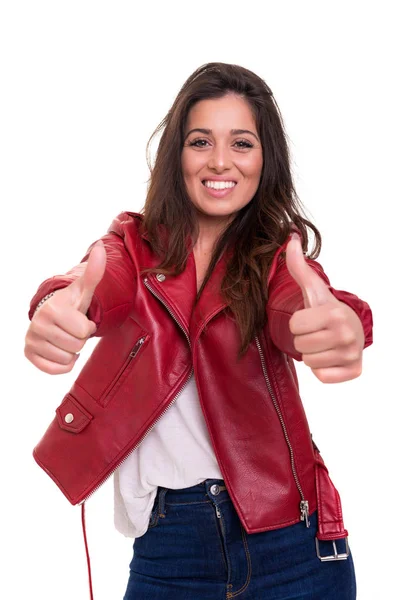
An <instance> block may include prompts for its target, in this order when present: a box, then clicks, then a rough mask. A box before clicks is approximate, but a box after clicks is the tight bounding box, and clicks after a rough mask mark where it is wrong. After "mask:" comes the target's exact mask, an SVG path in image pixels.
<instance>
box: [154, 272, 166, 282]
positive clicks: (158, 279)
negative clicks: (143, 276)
mask: <svg viewBox="0 0 400 600" xmlns="http://www.w3.org/2000/svg"><path fill="white" fill-rule="evenodd" d="M156 279H157V281H165V275H164V273H157V275H156Z"/></svg>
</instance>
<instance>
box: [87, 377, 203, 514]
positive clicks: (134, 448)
mask: <svg viewBox="0 0 400 600" xmlns="http://www.w3.org/2000/svg"><path fill="white" fill-rule="evenodd" d="M192 373H193V368H192V369H191V371H190V374H189V377H187V379H186V380H185V382H184V384H183V385H182V387H181V388H180V390H179V392H178V393H177V394H176V396H174V398H173V399H172V400H171V402H170V403H169V404H168V406H166V407H165V408H164V410H163V411H162V413H161V414H160V415H158V417H157V419H156V420H155V421H154V423H153V424H152V425H150V427H149V428H148V429H147V431H146V432H145V433H144V435H143V436H142V438H141V439H140V440H139V441H138V442H137V444H135V446H134V447H133V448H132V449H131V450H129V452H128V454H126V455H125V456H124V457H123V458H122V459H121V460H120V461H119V462H118V463H117V465H116V466H115V467H114V468H113V469H112V471H110V473H108V475H107V476H106V477H105V478H104V479H103V481H101V482H100V483H98V484H97V485H96V487H95V488H94V489H93V490H92V491H91V492H90V493H89V494H88V495H87V496H86V497H85V498H84V499H83V500H81V501H80V502H79V503H78V505H79V506H80V505H81V504H83V503H84V502H86V500H88V498H90V496H92V495H93V494H94V493H95V492H97V490H98V489H99V488H100V487H101V486H102V485H103V484H104V483H105V482H106V481H107V480H108V479H109V477H111V475H112V474H113V473H114V472H115V471H116V470H117V469H118V468H119V467H120V466H121V465H122V463H123V462H124V461H125V460H127V458H129V456H130V455H131V454H132V452H134V451H135V450H136V449H137V448H138V447H139V446H140V444H141V443H142V442H143V440H144V439H145V438H146V437H147V436H148V435H149V433H150V432H151V431H152V430H153V429H154V427H155V426H156V425H157V423H158V421H159V420H160V419H161V418H162V417H163V416H164V415H165V413H166V412H167V410H168V409H169V408H170V407H171V406H172V405H173V404H174V402H175V401H176V400H177V398H178V397H179V396H180V395H181V393H182V392H183V390H184V388H185V387H186V385H187V383H188V381H189V379H190V378H191V376H192Z"/></svg>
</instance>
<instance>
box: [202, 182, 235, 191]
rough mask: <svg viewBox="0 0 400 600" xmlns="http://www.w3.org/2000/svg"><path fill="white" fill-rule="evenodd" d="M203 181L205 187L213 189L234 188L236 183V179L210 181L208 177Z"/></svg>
mask: <svg viewBox="0 0 400 600" xmlns="http://www.w3.org/2000/svg"><path fill="white" fill-rule="evenodd" d="M202 183H203V185H204V186H205V187H207V188H212V189H213V190H225V189H226V188H233V187H235V185H236V181H210V180H208V179H206V180H205V181H203V182H202Z"/></svg>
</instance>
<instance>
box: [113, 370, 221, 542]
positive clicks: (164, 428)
mask: <svg viewBox="0 0 400 600" xmlns="http://www.w3.org/2000/svg"><path fill="white" fill-rule="evenodd" d="M222 478H223V477H222V474H221V471H220V469H219V466H218V463H217V460H216V457H215V454H214V450H213V448H212V445H211V440H210V436H209V433H208V430H207V426H206V423H205V420H204V415H203V412H202V409H201V406H200V402H199V397H198V393H197V386H196V382H195V379H194V376H193V375H192V376H191V378H190V379H189V381H188V383H187V384H186V386H185V387H184V389H183V391H182V393H181V394H180V395H179V396H178V398H177V399H176V400H175V402H174V403H173V404H172V405H171V406H170V407H169V408H168V410H167V411H166V412H165V414H164V415H163V416H162V417H161V419H160V420H159V421H158V423H157V424H156V425H155V426H154V428H153V429H152V430H151V431H150V433H149V434H148V435H147V436H146V437H145V439H144V440H143V442H142V443H141V444H140V445H139V446H138V448H136V450H134V452H132V454H130V455H129V456H128V458H127V459H126V460H125V461H124V462H123V463H122V464H121V465H120V467H119V468H118V469H117V470H116V471H115V473H114V523H115V527H116V528H117V530H118V531H119V532H120V533H122V534H123V535H125V536H127V537H134V538H136V537H140V536H141V535H143V534H144V533H146V531H147V527H148V523H149V518H150V514H151V509H152V507H153V504H154V500H155V496H156V493H157V488H158V486H161V487H166V488H171V489H180V488H186V487H191V486H192V485H196V484H198V483H201V482H202V481H204V479H222Z"/></svg>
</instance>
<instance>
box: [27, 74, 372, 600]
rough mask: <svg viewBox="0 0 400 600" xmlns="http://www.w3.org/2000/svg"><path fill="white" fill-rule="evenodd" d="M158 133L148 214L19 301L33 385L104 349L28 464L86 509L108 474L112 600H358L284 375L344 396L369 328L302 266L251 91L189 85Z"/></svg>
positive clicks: (288, 188) (301, 226)
mask: <svg viewBox="0 0 400 600" xmlns="http://www.w3.org/2000/svg"><path fill="white" fill-rule="evenodd" d="M162 130H163V133H162V136H161V140H160V144H159V148H158V152H157V157H156V161H155V165H154V168H153V170H152V174H151V179H150V185H149V189H148V194H147V198H146V203H145V207H144V211H143V214H139V213H130V212H123V213H121V214H120V215H118V217H116V218H115V219H114V221H113V222H112V224H111V226H110V227H109V229H108V232H107V234H106V235H105V236H103V237H102V238H101V241H99V242H97V243H95V244H92V245H91V246H90V247H89V249H88V251H87V253H86V255H85V257H84V258H83V259H82V262H81V264H80V265H78V266H77V267H74V268H73V269H71V271H69V272H68V273H67V274H66V275H63V276H56V277H52V278H50V279H48V280H46V281H45V282H43V283H42V284H41V286H40V287H39V289H38V291H37V293H36V294H35V296H34V297H33V299H32V301H31V306H30V311H29V317H30V318H31V320H32V321H31V325H30V327H29V330H28V333H27V336H26V348H25V355H26V356H27V358H28V359H29V360H30V361H31V362H32V363H33V364H34V365H35V366H37V367H38V368H39V369H41V370H42V371H45V372H47V373H51V374H56V373H66V372H69V371H71V369H72V368H73V366H74V364H75V361H76V358H77V356H79V354H77V353H78V352H79V351H80V350H81V348H82V347H83V345H84V344H85V342H86V340H87V339H88V338H89V337H91V336H94V335H95V336H98V337H100V338H101V339H100V341H99V343H98V344H97V346H96V347H95V349H94V351H93V353H92V355H91V357H90V358H89V360H88V361H87V363H86V364H85V365H84V367H83V368H82V370H81V372H80V373H79V376H78V377H77V379H76V381H75V383H74V384H73V386H72V388H71V390H70V392H69V393H68V394H66V396H65V398H64V399H63V402H62V403H61V405H60V406H59V407H58V409H57V411H56V412H57V415H56V418H55V419H54V421H53V422H52V423H51V425H50V427H49V428H48V430H47V431H46V433H45V435H44V436H43V438H42V440H41V441H40V443H39V444H38V445H37V447H36V448H35V451H34V456H35V459H36V460H37V462H38V463H39V465H41V466H42V468H44V469H45V470H46V472H47V473H48V474H49V475H50V476H51V477H52V478H53V479H54V481H55V482H56V483H57V485H58V486H59V487H60V489H61V490H62V491H63V493H64V494H65V495H66V496H67V498H68V499H69V500H70V502H71V503H73V504H77V503H81V504H82V507H84V503H85V501H86V499H87V498H88V497H89V496H90V495H91V494H92V493H93V492H94V491H95V490H96V489H97V488H98V487H99V486H100V485H101V484H102V483H103V482H104V481H105V479H106V478H107V477H108V476H110V475H111V474H112V473H114V474H115V477H114V482H115V503H116V526H117V528H118V529H119V530H120V531H121V532H122V533H124V534H125V535H131V536H132V537H134V538H135V542H134V556H133V560H132V562H131V565H130V566H131V571H130V577H129V581H128V586H127V590H126V594H125V596H124V599H125V600H131V599H145V598H152V597H157V598H158V599H160V600H163V599H170V598H171V599H172V598H173V599H174V600H180V599H182V600H183V599H185V600H187V599H189V598H196V599H197V598H202V599H206V598H209V599H210V600H211V599H212V600H215V599H216V598H221V599H222V598H237V597H240V598H241V600H246V599H250V598H251V599H257V600H258V599H263V598H268V599H269V600H272V599H274V600H278V599H283V598H285V599H288V598H302V599H307V600H308V599H314V600H316V599H318V600H321V599H324V600H330V599H331V598H332V599H333V598H334V599H335V600H336V599H337V598H340V599H341V600H347V599H354V598H355V597H356V581H355V573H354V565H353V561H352V555H351V552H350V549H349V546H348V543H347V531H346V529H345V528H344V523H343V519H342V513H341V507H340V499H339V495H338V493H337V491H336V489H335V487H334V485H333V483H332V482H331V480H330V478H329V475H328V470H327V468H326V466H325V465H324V462H323V460H322V457H321V455H320V453H319V451H318V448H317V447H316V445H315V444H314V442H313V440H312V437H311V434H310V431H309V428H308V424H307V419H306V416H305V413H304V409H303V406H302V402H301V399H300V396H299V391H298V381H297V377H296V371H295V367H294V362H293V359H296V360H303V361H304V362H305V364H307V365H308V366H309V367H310V368H311V369H312V371H313V373H314V374H315V376H316V377H317V378H318V379H319V380H320V381H322V382H326V383H331V382H340V381H347V380H349V379H353V378H355V377H358V376H359V375H360V374H361V365H362V352H363V349H364V348H366V347H367V346H369V345H370V344H371V343H372V314H371V311H370V308H369V306H368V305H367V304H366V303H365V302H363V301H362V300H360V299H359V298H358V297H357V296H355V295H353V294H350V293H348V292H344V291H339V290H335V289H333V288H332V287H331V286H330V283H329V280H328V278H327V276H326V275H325V273H324V271H323V269H322V267H321V265H319V263H317V262H316V260H315V258H316V257H317V256H318V254H319V251H320V246H321V236H320V234H319V231H318V230H317V228H316V227H315V226H314V225H313V224H312V223H310V222H309V221H308V220H307V219H305V218H304V217H303V216H302V215H301V210H300V202H299V200H298V198H297V195H296V192H295V189H294V185H293V181H292V176H291V172H290V160H289V152H288V147H287V142H286V138H285V133H284V128H283V124H282V120H281V118H280V113H279V109H278V107H277V105H276V102H275V100H274V97H273V95H272V92H271V91H270V89H269V88H268V86H267V85H266V84H265V82H264V81H263V80H262V79H260V78H259V77H258V76H257V75H255V74H254V73H252V72H250V71H248V70H247V69H244V68H242V67H239V66H236V65H228V64H224V63H209V64H207V65H204V66H203V67H200V68H199V69H198V70H197V71H195V72H194V73H193V74H192V75H191V76H190V77H189V79H188V80H187V81H186V83H185V84H184V86H183V87H182V89H181V91H180V92H179V94H178V96H177V98H176V100H175V102H174V104H173V106H172V108H171V110H170V111H169V113H168V115H167V116H166V118H165V119H164V121H163V122H162V123H161V124H160V125H159V127H158V128H157V130H156V132H155V133H159V132H160V131H162ZM307 228H310V229H312V230H313V232H314V234H315V248H314V251H313V252H312V253H311V254H310V256H309V257H305V256H304V254H303V252H304V253H305V251H306V249H307V247H308V232H307Z"/></svg>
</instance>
